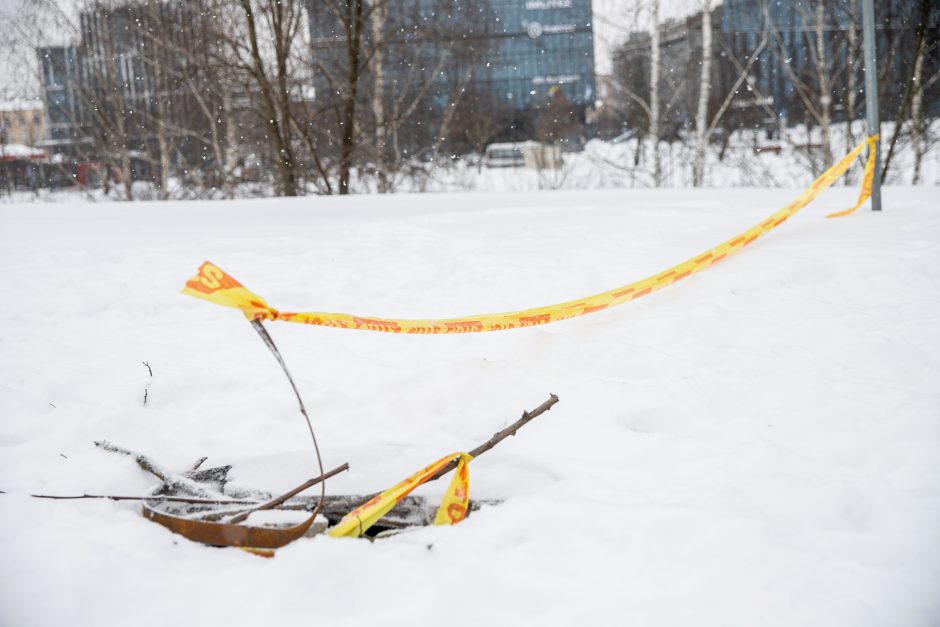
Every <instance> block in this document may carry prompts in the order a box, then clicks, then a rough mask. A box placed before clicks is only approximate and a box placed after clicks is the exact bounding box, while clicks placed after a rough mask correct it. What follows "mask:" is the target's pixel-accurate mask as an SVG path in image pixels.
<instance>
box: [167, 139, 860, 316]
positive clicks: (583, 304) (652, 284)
mask: <svg viewBox="0 0 940 627" xmlns="http://www.w3.org/2000/svg"><path fill="white" fill-rule="evenodd" d="M877 140H878V136H877V135H873V136H871V137H869V138H867V139H866V140H865V141H863V142H862V143H860V144H859V145H858V146H856V147H855V148H853V149H852V151H851V152H850V153H849V154H847V155H845V156H844V157H842V159H840V160H839V162H838V163H836V164H835V165H833V166H832V167H831V168H829V169H828V170H826V171H825V172H823V173H822V175H820V177H819V178H817V179H816V180H815V181H813V184H812V185H810V186H809V187H808V188H806V190H804V191H803V193H802V194H800V195H799V197H797V199H796V200H794V201H793V202H791V203H790V204H789V205H787V206H786V207H784V208H783V209H780V210H779V211H777V212H776V213H774V214H773V215H771V216H770V217H769V218H767V219H766V220H764V221H762V222H761V223H760V224H757V225H755V226H753V227H751V228H750V229H748V230H747V231H745V232H743V233H741V234H740V235H737V236H735V237H733V238H731V239H729V240H728V241H726V242H724V243H722V244H719V245H718V246H715V247H714V248H712V249H711V250H708V251H706V252H704V253H702V254H700V255H696V256H695V257H692V258H691V259H688V260H686V261H683V262H682V263H680V264H678V265H675V266H673V267H671V268H669V269H667V270H665V271H664V272H660V273H658V274H655V275H653V276H649V277H647V278H645V279H641V280H639V281H635V282H633V283H630V284H628V285H624V286H622V287H618V288H616V289H613V290H610V291H609V292H604V293H602V294H596V295H594V296H588V297H587V298H582V299H579V300H572V301H568V302H565V303H559V304H557V305H548V306H546V307H537V308H535V309H526V310H523V311H513V312H508V313H496V314H484V315H477V316H464V317H460V318H448V319H445V320H396V319H389V318H377V317H365V316H355V315H351V314H344V313H327V312H320V311H314V312H299V313H295V312H284V311H278V310H277V309H274V308H273V307H271V306H270V305H268V304H267V302H265V300H264V299H263V298H261V297H260V296H258V295H257V294H255V293H254V292H252V291H250V290H248V289H247V288H245V287H244V286H243V285H242V284H241V283H239V282H238V281H236V280H235V279H234V278H233V277H231V276H230V275H228V274H226V273H225V272H224V271H223V270H221V269H220V268H219V267H218V266H216V265H214V264H212V263H209V262H208V261H206V262H204V263H203V264H202V266H200V268H199V272H198V273H197V274H196V276H194V277H193V278H191V279H190V280H189V281H187V282H186V287H184V288H183V293H184V294H189V295H190V296H195V297H197V298H203V299H205V300H208V301H210V302H213V303H216V304H217V305H225V306H227V307H235V308H237V309H240V310H241V311H242V313H243V314H245V316H246V317H247V318H248V319H250V320H284V321H285V322H299V323H302V324H315V325H320V326H327V327H338V328H342V329H362V330H368V331H384V332H387V333H416V334H437V333H474V332H480V331H501V330H505V329H515V328H518V327H529V326H535V325H539V324H547V323H549V322H558V321H559V320H567V319H568V318H575V317H577V316H583V315H585V314H589V313H593V312H595V311H601V310H603V309H607V308H608V307H613V306H616V305H621V304H623V303H625V302H627V301H631V300H634V299H637V298H640V297H641V296H646V295H647V294H649V293H650V292H654V291H656V290H658V289H661V288H664V287H666V286H667V285H672V284H673V283H675V282H676V281H679V280H681V279H684V278H686V277H688V276H691V275H693V274H695V273H696V272H701V271H702V270H704V269H706V268H710V267H711V266H713V265H715V264H716V263H718V262H719V261H721V260H722V259H724V258H726V257H727V256H729V255H731V254H734V253H736V252H738V251H740V250H741V249H743V248H744V247H745V246H747V245H748V244H750V243H751V242H753V241H754V240H756V239H757V238H759V237H762V236H763V235H765V234H767V233H769V232H770V231H772V230H773V229H775V228H777V227H778V226H780V225H781V224H783V223H784V222H785V221H786V220H787V219H788V218H790V216H792V215H793V214H795V213H796V212H797V211H799V210H800V209H802V208H803V207H805V206H806V205H808V204H809V203H810V202H812V201H813V199H815V198H816V197H817V196H819V194H821V193H822V192H823V191H824V190H826V189H827V188H829V187H830V186H831V185H832V184H833V183H834V182H835V181H836V180H838V178H839V177H840V176H842V175H843V174H844V173H845V171H846V170H848V168H849V166H851V165H852V163H853V162H854V161H855V159H857V158H858V156H859V155H860V154H861V153H862V151H863V150H864V149H865V147H866V146H868V147H869V148H870V150H869V156H868V163H867V164H866V165H865V175H864V177H863V180H862V185H861V190H860V192H859V196H858V200H857V201H856V203H855V205H854V206H852V207H850V208H849V209H846V210H845V211H839V212H837V213H833V214H830V215H829V216H828V217H830V218H834V217H839V216H845V215H848V214H850V213H852V212H853V211H855V210H856V209H858V208H859V207H860V206H861V205H862V203H864V202H865V200H866V199H867V198H868V197H869V196H870V195H871V183H872V177H873V175H874V167H875V162H874V150H875V142H876V141H877Z"/></svg>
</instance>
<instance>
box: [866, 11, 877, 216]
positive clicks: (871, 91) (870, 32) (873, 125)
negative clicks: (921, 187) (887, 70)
mask: <svg viewBox="0 0 940 627" xmlns="http://www.w3.org/2000/svg"><path fill="white" fill-rule="evenodd" d="M862 25H863V30H864V41H863V46H864V53H865V110H866V117H867V122H868V135H869V136H871V135H876V134H879V133H880V130H881V124H880V122H879V120H878V67H877V65H875V7H874V4H873V0H862ZM873 150H874V151H875V173H874V174H875V175H874V177H873V179H872V182H871V210H872V211H881V154H880V153H881V139H878V141H876V142H875V144H874V148H873Z"/></svg>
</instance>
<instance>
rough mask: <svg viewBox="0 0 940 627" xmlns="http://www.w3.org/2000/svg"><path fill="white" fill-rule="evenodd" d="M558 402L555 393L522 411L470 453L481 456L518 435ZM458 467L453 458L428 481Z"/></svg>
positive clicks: (473, 455)
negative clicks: (513, 420) (520, 414)
mask: <svg viewBox="0 0 940 627" xmlns="http://www.w3.org/2000/svg"><path fill="white" fill-rule="evenodd" d="M557 402H558V397H557V396H555V395H554V394H552V395H550V396H549V397H548V400H547V401H545V402H544V403H542V404H541V405H539V406H538V407H536V408H535V409H533V410H532V411H524V412H522V418H520V419H519V420H517V421H516V422H514V423H512V424H511V425H509V426H508V427H506V428H505V429H502V430H501V431H497V432H496V433H494V434H493V437H491V438H490V439H489V440H487V441H486V442H484V443H483V444H481V445H480V446H478V447H476V448H475V449H473V450H472V451H470V452H469V455H470V456H471V457H479V456H480V455H482V454H483V453H485V452H487V451H488V450H490V449H491V448H493V447H494V446H496V445H497V444H499V443H500V442H502V441H503V440H505V439H506V438H508V437H509V436H511V435H516V431H518V430H519V429H521V428H522V427H524V426H525V425H526V423H528V422H529V421H530V420H532V419H533V418H536V417H538V416H541V415H542V414H544V413H545V412H547V411H548V410H549V409H551V408H552V406H553V405H554V404H555V403H557ZM456 467H457V461H456V460H452V461H451V462H450V463H449V464H447V465H446V466H444V467H443V468H441V469H440V470H438V471H437V472H436V473H434V476H432V477H431V478H430V479H428V481H434V480H436V479H440V478H441V477H443V476H444V475H446V474H447V473H449V472H450V471H451V470H453V469H454V468H456Z"/></svg>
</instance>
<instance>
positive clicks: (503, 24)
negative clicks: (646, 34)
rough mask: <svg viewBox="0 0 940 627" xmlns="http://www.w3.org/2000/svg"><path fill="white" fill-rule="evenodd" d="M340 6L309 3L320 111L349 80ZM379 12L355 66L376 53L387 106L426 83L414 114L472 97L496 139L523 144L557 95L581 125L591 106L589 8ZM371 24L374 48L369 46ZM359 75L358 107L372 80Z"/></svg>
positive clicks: (553, 2)
mask: <svg viewBox="0 0 940 627" xmlns="http://www.w3.org/2000/svg"><path fill="white" fill-rule="evenodd" d="M346 6H348V5H346V4H345V3H343V2H342V0H338V1H337V0H334V1H332V2H328V1H324V0H308V9H309V10H308V14H309V16H310V39H311V44H312V45H311V49H312V50H311V54H312V56H313V60H314V66H315V67H316V68H318V69H317V71H316V72H315V73H314V77H313V83H314V87H315V90H316V93H317V94H320V95H321V96H322V98H321V104H322V105H323V106H324V107H327V108H329V106H330V104H329V102H328V101H329V100H330V98H332V97H335V96H338V95H339V92H338V90H337V85H342V84H343V81H344V77H345V76H346V75H347V74H348V70H349V57H348V51H347V47H346V43H347V41H348V38H349V29H348V24H345V23H344V20H347V21H348V17H347V15H348V14H347V12H346V11H345V10H344V7H346ZM384 6H387V9H386V10H387V15H385V16H384V17H381V18H376V15H375V13H374V12H373V13H372V14H370V16H369V17H368V18H367V20H366V25H365V26H364V28H363V34H362V37H363V40H364V45H363V49H364V50H367V51H369V54H368V55H365V54H364V55H363V56H364V57H367V58H370V59H373V58H374V56H373V54H375V52H374V51H376V50H378V51H379V52H378V54H380V55H381V56H382V70H381V72H382V76H381V78H380V80H381V82H382V85H383V87H384V91H385V93H386V96H385V97H386V98H387V97H388V94H389V93H394V94H396V95H399V96H401V97H402V98H403V99H404V100H409V99H410V98H411V96H410V95H407V94H408V90H409V89H411V90H415V91H422V88H419V87H416V85H418V84H422V83H423V84H427V83H430V84H431V87H430V89H427V90H425V91H422V96H421V97H422V98H423V99H424V100H423V102H422V109H423V110H425V111H428V116H429V117H434V116H435V115H441V112H442V111H444V110H445V109H446V107H447V106H448V104H450V103H452V102H453V101H454V100H455V94H456V93H458V92H459V93H463V94H471V96H469V97H470V98H471V99H472V100H473V102H474V103H477V104H476V106H479V107H481V108H483V109H485V110H487V111H490V110H492V112H493V114H494V115H495V116H498V117H499V118H500V119H501V121H502V122H505V124H503V125H504V126H505V132H503V133H500V134H499V135H498V137H500V138H501V139H525V138H528V137H531V136H532V134H533V133H534V130H535V126H536V119H537V117H538V115H539V112H540V111H543V110H544V108H545V107H546V106H547V105H549V103H551V102H554V103H555V104H556V105H557V103H558V100H559V98H561V96H562V95H563V96H564V98H563V100H564V101H565V106H570V109H571V110H572V112H573V113H574V115H575V116H576V117H578V118H580V120H581V122H583V121H584V117H585V112H586V109H587V108H589V107H592V106H593V105H594V102H595V98H596V94H595V75H594V33H593V14H592V4H591V0H465V1H464V2H452V1H451V0H397V1H395V2H390V3H388V4H387V5H384ZM376 19H380V20H381V26H378V27H377V30H378V32H381V33H382V34H381V37H382V42H381V44H380V45H374V42H373V41H372V38H374V37H375V36H376V35H375V29H376V26H375V20H376ZM360 72H361V73H362V78H361V80H360V85H362V86H363V89H360V94H359V96H358V97H359V98H364V96H363V95H362V92H367V93H371V92H372V90H373V81H374V80H375V76H373V75H372V74H373V72H372V68H371V67H370V66H369V65H368V62H363V65H362V66H361V67H360ZM339 97H340V98H341V97H342V96H339ZM465 102H466V101H465ZM367 106H368V105H367ZM464 106H466V103H464Z"/></svg>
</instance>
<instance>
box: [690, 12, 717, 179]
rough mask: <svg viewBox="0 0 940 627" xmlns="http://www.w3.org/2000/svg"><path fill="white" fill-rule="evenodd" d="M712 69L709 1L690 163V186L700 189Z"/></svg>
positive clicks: (703, 176)
mask: <svg viewBox="0 0 940 627" xmlns="http://www.w3.org/2000/svg"><path fill="white" fill-rule="evenodd" d="M711 69H712V7H711V0H705V1H704V2H703V3H702V66H701V70H702V73H701V77H700V78H699V92H698V111H697V112H696V114H695V158H694V160H693V163H692V185H693V186H695V187H701V186H702V184H703V183H704V179H705V152H706V148H707V147H708V135H709V133H708V96H709V95H710V93H711Z"/></svg>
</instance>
